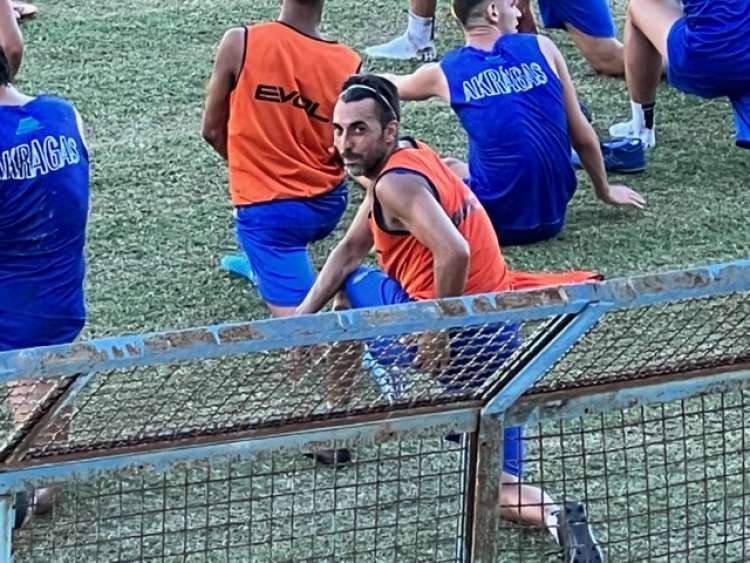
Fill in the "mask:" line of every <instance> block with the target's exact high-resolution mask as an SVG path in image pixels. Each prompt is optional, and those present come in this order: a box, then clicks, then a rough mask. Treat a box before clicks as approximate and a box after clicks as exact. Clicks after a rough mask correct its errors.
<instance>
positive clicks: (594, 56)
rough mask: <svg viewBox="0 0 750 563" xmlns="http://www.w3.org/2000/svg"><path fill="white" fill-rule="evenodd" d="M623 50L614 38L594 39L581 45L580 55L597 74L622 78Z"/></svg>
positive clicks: (623, 72) (623, 66)
mask: <svg viewBox="0 0 750 563" xmlns="http://www.w3.org/2000/svg"><path fill="white" fill-rule="evenodd" d="M623 52H624V48H623V45H622V43H620V42H619V41H618V40H617V39H615V38H614V37H596V38H593V37H592V38H591V40H590V41H587V42H585V43H584V44H583V45H581V54H582V55H583V57H584V58H585V59H586V62H587V63H588V64H589V66H590V67H591V68H592V69H593V70H594V72H596V73H598V74H605V75H608V76H622V75H623V74H625V62H624V57H623Z"/></svg>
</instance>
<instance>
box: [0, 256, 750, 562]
mask: <svg viewBox="0 0 750 563" xmlns="http://www.w3.org/2000/svg"><path fill="white" fill-rule="evenodd" d="M741 291H742V292H744V291H750V260H743V261H737V262H733V263H729V264H719V265H715V266H707V267H702V268H693V269H689V270H681V271H676V272H667V273H662V274H649V275H643V276H638V277H633V278H624V279H615V280H611V281H604V282H598V283H591V284H581V285H574V286H563V287H554V288H546V289H540V290H532V291H520V292H512V293H501V294H490V295H482V296H473V297H464V298H456V299H446V300H435V301H426V302H420V303H412V304H407V305H399V306H394V307H379V308H374V309H363V310H354V311H340V312H334V313H325V314H321V315H315V316H310V317H300V318H291V319H269V320H263V321H257V322H249V323H237V324H227V325H214V326H206V327H199V328H194V329H188V330H181V331H172V332H163V333H152V334H140V335H131V336H122V337H114V338H103V339H97V340H92V341H88V342H81V343H75V344H70V345H62V346H51V347H43V348H35V349H29V350H20V351H14V352H4V353H0V383H5V382H7V381H11V380H17V379H26V378H36V377H60V378H62V377H67V376H77V374H82V373H83V374H86V375H84V376H78V378H77V379H76V380H75V381H74V382H73V383H72V384H71V385H69V386H68V388H67V389H66V391H65V393H64V394H63V396H57V397H56V399H57V400H56V401H55V405H53V406H48V407H47V408H46V409H45V412H44V413H42V414H41V415H40V417H39V418H38V419H37V423H36V425H35V426H40V425H42V426H43V425H44V423H46V422H49V421H50V420H51V419H54V417H55V414H56V413H57V412H59V410H60V409H62V408H64V406H65V405H66V404H67V403H68V402H69V401H71V400H73V399H74V397H75V395H76V394H77V393H79V392H80V391H81V390H82V389H84V388H85V386H86V385H87V383H88V381H89V380H90V378H91V376H92V375H93V374H94V373H96V372H98V371H103V370H109V369H113V368H125V367H132V366H138V365H153V364H160V363H165V362H171V361H176V360H186V359H198V358H206V359H208V358H216V357H221V356H225V355H232V354H246V353H251V352H258V351H263V350H271V349H281V348H286V347H289V346H301V345H311V344H318V343H322V342H330V341H346V340H360V339H367V338H372V337H376V336H377V337H382V336H389V335H395V334H403V333H405V332H414V331H421V330H426V329H436V328H454V327H463V326H471V325H478V324H486V323H498V322H506V321H524V320H527V321H528V320H540V319H549V318H550V317H558V321H559V322H556V323H552V327H553V329H554V330H552V331H551V332H550V334H547V335H545V338H544V339H542V340H540V341H539V342H538V343H537V344H538V346H535V347H534V350H533V353H531V352H532V351H531V350H530V351H529V354H526V355H525V356H524V357H523V358H521V359H519V360H518V362H517V364H516V365H515V366H514V367H513V369H512V371H511V372H509V373H508V374H505V376H504V377H502V378H501V380H500V381H499V383H498V384H496V385H493V386H492V387H491V388H489V389H488V390H487V391H488V392H487V394H486V396H485V398H486V399H485V400H484V401H475V402H465V403H457V404H445V405H440V406H437V407H425V408H417V409H410V410H404V411H394V412H387V411H386V412H379V413H373V414H369V415H362V416H356V417H353V418H350V419H344V420H341V419H332V420H326V421H321V422H317V423H300V424H291V425H289V426H284V427H280V428H266V429H263V430H254V431H252V430H251V431H245V432H239V433H237V434H234V435H232V436H222V435H218V436H211V437H200V438H193V439H190V438H186V439H185V440H180V441H176V442H173V443H170V444H160V445H159V446H160V447H159V449H154V447H155V446H154V445H153V444H149V445H147V446H145V447H142V448H139V447H137V446H133V447H127V448H121V449H115V450H107V451H101V452H85V453H82V454H71V455H66V456H55V457H51V458H39V459H33V460H21V459H20V457H21V456H20V453H22V450H23V447H21V448H16V452H15V453H14V454H13V455H12V456H11V457H10V458H9V459H7V463H5V464H3V465H0V494H3V493H5V494H6V496H7V493H9V492H12V491H15V490H19V489H21V488H24V487H28V486H34V485H38V484H42V483H44V482H49V481H58V480H60V479H71V478H84V479H85V478H87V477H92V476H95V475H100V474H102V473H104V472H106V473H108V474H111V473H112V472H114V473H117V472H127V471H129V470H132V468H134V467H139V468H144V467H147V468H149V469H152V470H154V471H165V470H166V469H168V468H171V467H174V466H178V465H180V464H189V463H191V462H195V461H198V460H207V459H208V460H221V459H246V458H252V457H253V456H255V455H257V454H259V453H261V452H267V451H282V452H286V453H289V454H296V453H301V452H302V451H304V450H309V449H314V448H321V447H323V448H325V447H334V446H336V447H340V446H356V445H358V444H362V443H372V442H382V441H390V440H398V439H399V438H404V437H408V438H414V437H419V436H436V435H437V436H439V435H443V434H447V433H464V434H466V437H467V440H466V441H465V446H466V448H465V449H466V453H465V460H466V462H467V463H466V465H465V466H464V468H465V471H466V476H465V477H466V479H465V482H464V484H465V487H464V494H465V508H466V516H465V517H466V522H465V534H464V536H465V537H464V542H463V545H459V546H458V549H457V560H458V561H462V562H463V561H464V559H468V561H474V562H476V563H488V562H490V561H494V560H495V558H496V555H497V542H496V539H495V536H496V534H495V533H494V531H495V530H496V529H497V524H498V518H499V507H498V503H497V498H498V494H497V493H498V492H499V486H500V485H499V483H500V475H501V471H502V459H500V458H499V456H498V455H497V452H498V451H501V450H500V448H499V446H500V445H501V444H502V439H503V432H502V429H503V424H506V423H507V424H531V423H535V422H538V421H539V420H548V419H553V418H569V417H575V416H582V415H586V414H591V413H596V412H608V411H612V410H619V409H624V408H627V407H631V406H636V405H642V404H648V403H659V402H667V401H673V400H680V399H684V398H688V397H692V396H696V395H700V394H708V393H717V392H726V391H728V390H736V389H745V388H750V365H747V364H743V365H740V366H736V365H735V366H733V367H728V366H724V367H722V366H716V367H712V368H710V369H703V370H698V371H695V370H694V371H691V372H688V373H681V374H659V375H658V376H654V377H650V378H648V377H647V378H644V379H640V380H638V381H637V382H627V381H621V382H613V383H605V384H602V385H599V386H596V387H592V388H589V389H585V390H581V389H568V390H563V391H557V392H545V393H538V394H533V395H524V392H525V391H526V390H527V389H528V388H529V387H530V386H531V385H533V383H534V382H535V381H537V380H538V378H539V377H541V375H542V374H543V373H544V371H545V370H546V369H548V368H549V366H551V365H553V364H554V362H555V361H557V359H559V358H560V357H561V356H562V355H563V354H564V353H565V352H566V351H567V350H569V349H570V347H572V346H573V345H574V344H575V343H576V342H577V341H578V339H579V338H580V337H581V335H583V334H585V333H586V331H587V330H589V329H590V328H591V327H592V326H594V325H595V324H596V323H597V322H598V320H599V319H600V318H601V317H602V315H604V314H605V313H606V312H607V311H610V310H615V309H622V308H628V307H636V306H644V305H651V304H654V303H664V302H671V301H675V300H686V299H695V298H700V297H708V296H718V295H721V294H729V293H735V292H741ZM34 432H35V428H31V429H27V433H26V437H25V438H23V437H22V438H21V440H20V441H19V444H20V445H21V446H23V445H24V444H28V443H29V441H30V439H31V438H30V436H32V435H33V433H34ZM0 508H1V507H0ZM0 513H2V514H0V520H2V518H3V517H4V516H6V517H7V512H6V511H3V510H0ZM10 514H11V516H12V512H11V513H10Z"/></svg>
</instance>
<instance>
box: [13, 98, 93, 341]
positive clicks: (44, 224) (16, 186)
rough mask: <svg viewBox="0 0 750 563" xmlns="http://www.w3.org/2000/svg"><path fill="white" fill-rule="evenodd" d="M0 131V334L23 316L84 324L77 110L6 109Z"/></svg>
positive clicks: (85, 162) (85, 202) (61, 106)
mask: <svg viewBox="0 0 750 563" xmlns="http://www.w3.org/2000/svg"><path fill="white" fill-rule="evenodd" d="M0 133H1V134H0V330H11V328H10V327H13V326H14V322H15V323H17V322H18V319H19V315H20V316H21V317H32V318H38V317H41V318H48V319H61V320H74V319H85V317H86V308H85V303H84V294H83V280H84V274H85V262H84V255H83V249H84V243H85V239H86V224H87V218H88V207H89V157H88V152H87V150H86V148H85V146H84V144H83V141H82V139H81V135H80V132H79V130H78V127H77V125H76V117H75V113H74V110H73V106H72V104H71V103H70V102H68V101H66V100H63V99H60V98H55V97H48V96H40V97H37V98H34V99H33V100H32V101H30V102H28V103H27V104H25V105H23V106H0ZM4 314H5V315H4ZM4 316H5V318H6V319H7V322H6V323H4V322H3V317H4ZM40 336H42V338H43V336H44V335H40Z"/></svg>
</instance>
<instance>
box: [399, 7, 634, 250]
mask: <svg viewBox="0 0 750 563" xmlns="http://www.w3.org/2000/svg"><path fill="white" fill-rule="evenodd" d="M453 11H454V14H455V15H456V18H457V19H458V20H459V22H460V23H461V26H462V28H463V30H464V35H465V38H466V46H464V47H459V48H457V49H455V50H453V51H451V52H450V53H448V54H447V55H446V56H445V57H444V58H443V59H442V61H441V62H440V63H429V64H426V65H423V66H422V67H421V68H419V69H418V70H417V71H416V72H415V73H413V74H410V75H406V76H394V75H387V78H388V79H389V80H391V81H392V82H394V83H395V84H396V85H397V87H398V89H399V94H400V96H401V97H402V99H404V100H424V99H428V98H431V97H433V96H436V97H438V98H441V99H443V100H445V101H446V102H449V103H450V104H451V107H452V108H453V110H454V111H455V112H456V114H457V115H458V118H459V119H460V121H461V123H462V125H463V127H464V129H465V130H466V133H467V136H468V140H469V151H468V152H469V162H468V164H466V163H463V162H461V161H459V160H457V159H448V160H447V162H448V163H449V165H450V166H451V168H452V169H453V170H454V172H455V173H456V174H458V175H459V176H460V177H462V178H465V179H466V181H467V183H468V184H469V186H470V187H471V189H472V191H474V193H475V194H476V195H477V197H478V198H479V200H480V201H481V202H482V205H484V207H485V209H486V210H487V213H488V214H489V216H490V219H491V220H492V224H493V225H494V227H495V231H496V232H497V235H498V237H499V239H500V244H501V245H502V246H510V245H517V244H528V243H533V242H537V241H541V240H545V239H549V238H552V237H554V236H556V235H557V234H558V233H560V231H561V230H562V228H563V225H564V223H565V214H566V210H567V206H568V203H569V201H570V200H571V198H572V197H573V194H574V193H575V191H576V188H577V184H578V182H577V179H576V174H575V171H574V169H573V166H572V164H571V141H572V144H573V148H574V149H575V151H576V153H577V155H578V157H579V158H580V161H581V164H582V165H583V167H584V168H585V170H586V172H587V173H588V175H589V178H590V179H591V182H592V184H593V186H594V190H595V193H596V195H597V196H598V197H599V199H601V200H602V201H604V202H605V203H608V204H611V205H626V206H633V207H637V208H641V207H643V205H644V203H645V202H644V200H643V198H642V197H641V196H640V195H639V194H637V193H636V192H634V191H633V190H631V189H630V188H628V187H626V186H622V185H614V184H609V183H608V181H607V175H606V170H605V164H604V160H603V157H602V147H601V146H600V143H599V140H598V138H597V136H596V132H595V131H594V129H593V127H592V126H591V124H590V123H589V122H588V120H587V119H586V117H585V116H584V115H583V113H582V111H581V108H580V106H579V104H578V101H577V97H576V92H575V87H574V86H573V82H572V80H571V78H570V75H569V74H568V70H567V67H566V65H565V60H564V59H563V57H562V54H561V53H560V51H559V50H558V49H557V47H555V45H554V44H553V43H552V41H550V40H549V39H548V38H546V37H543V36H540V35H531V34H522V33H516V22H517V18H518V9H517V8H516V7H515V6H514V5H513V3H512V1H511V0H453ZM637 145H639V143H638V144H637ZM630 148H631V146H630V145H629V144H625V145H624V146H623V147H621V150H620V152H619V156H620V157H621V158H622V157H624V159H625V160H626V161H627V162H626V163H625V166H621V167H620V169H621V170H622V171H631V172H633V171H639V170H642V169H643V167H644V166H645V164H644V161H643V151H642V149H641V148H640V146H633V147H632V149H633V150H632V152H630V151H629V149H630ZM629 156H632V157H633V158H628V157H629Z"/></svg>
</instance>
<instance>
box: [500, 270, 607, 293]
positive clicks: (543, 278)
mask: <svg viewBox="0 0 750 563" xmlns="http://www.w3.org/2000/svg"><path fill="white" fill-rule="evenodd" d="M507 279H508V285H509V286H510V289H512V290H518V289H536V288H540V287H553V286H556V285H568V284H574V283H584V282H590V281H601V280H603V279H604V276H602V275H601V274H600V273H598V272H587V271H585V270H574V271H572V272H516V271H513V270H509V271H508V276H507Z"/></svg>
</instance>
